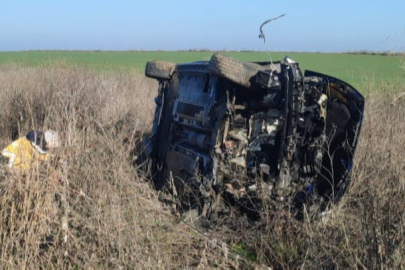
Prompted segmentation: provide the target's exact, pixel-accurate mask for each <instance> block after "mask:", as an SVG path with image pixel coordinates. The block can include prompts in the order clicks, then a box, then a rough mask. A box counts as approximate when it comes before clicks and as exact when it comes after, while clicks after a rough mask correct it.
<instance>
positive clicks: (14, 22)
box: [0, 0, 405, 52]
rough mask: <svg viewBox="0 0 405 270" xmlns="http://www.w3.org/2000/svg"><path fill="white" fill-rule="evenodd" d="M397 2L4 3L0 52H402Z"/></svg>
mask: <svg viewBox="0 0 405 270" xmlns="http://www.w3.org/2000/svg"><path fill="white" fill-rule="evenodd" d="M404 12H405V1H404V0H378V1H377V0H368V1H367V0H322V1H321V0H307V1H303V0H289V1H280V0H277V1H274V0H267V1H266V0H233V1H231V0H224V1H221V0H205V1H203V0H176V1H174V0H172V1H170V0H167V1H165V0H132V1H129V0H127V1H124V0H114V1H113V0H110V1H107V0H69V1H62V0H35V1H34V0H25V1H22V0H13V1H11V0H9V1H6V0H3V1H1V2H0V51H22V50H189V49H210V50H264V49H265V48H266V47H265V45H264V43H263V39H259V38H258V36H259V33H260V32H259V27H260V25H261V23H262V22H264V21H265V20H267V19H269V18H272V17H277V16H279V15H281V14H286V16H285V17H283V18H280V19H278V20H276V21H273V22H271V23H270V24H267V25H265V26H264V27H263V30H264V33H265V35H266V43H267V48H268V49H269V50H272V51H308V52H347V51H359V50H368V51H387V50H391V51H405V16H403V13H404Z"/></svg>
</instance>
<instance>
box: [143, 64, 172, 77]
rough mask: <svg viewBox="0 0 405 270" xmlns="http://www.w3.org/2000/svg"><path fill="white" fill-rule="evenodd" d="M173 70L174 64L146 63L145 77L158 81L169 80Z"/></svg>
mask: <svg viewBox="0 0 405 270" xmlns="http://www.w3.org/2000/svg"><path fill="white" fill-rule="evenodd" d="M175 68H176V64H175V63H171V62H163V61H148V62H147V63H146V67H145V76H146V77H149V78H154V79H158V80H170V79H171V78H172V75H173V72H174V70H175Z"/></svg>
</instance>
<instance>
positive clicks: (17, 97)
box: [0, 64, 405, 269]
mask: <svg viewBox="0 0 405 270" xmlns="http://www.w3.org/2000/svg"><path fill="white" fill-rule="evenodd" d="M154 89H157V87H156V85H155V82H154V81H153V80H149V79H146V78H144V77H143V76H141V75H138V74H124V75H111V74H110V75H103V74H99V73H92V72H90V71H86V70H83V69H81V68H77V67H76V68H74V67H67V66H65V65H63V64H58V65H55V66H53V67H52V68H28V67H20V66H19V67H17V66H12V65H5V66H0V108H1V111H0V144H1V146H2V147H4V146H6V144H7V143H9V142H10V141H11V139H13V138H16V137H17V136H20V135H23V134H25V133H27V132H28V131H29V130H30V129H32V128H37V129H42V128H52V129H56V130H59V131H60V132H61V135H62V137H63V141H64V146H63V148H62V149H61V151H60V153H59V156H60V158H62V159H64V160H66V161H67V164H68V166H67V171H66V172H64V179H65V180H66V182H64V183H65V184H64V183H60V182H58V181H53V179H52V178H51V177H48V174H50V172H49V171H48V172H46V173H43V172H36V171H33V172H32V173H31V174H30V175H27V176H25V177H12V176H6V177H4V176H2V180H1V190H2V195H1V197H0V238H1V242H2V245H1V246H0V257H1V260H0V265H1V267H2V268H16V267H17V266H18V267H25V268H38V267H44V268H58V269H60V268H75V267H76V268H86V269H99V268H112V269H121V268H129V269H131V268H137V269H148V268H149V269H157V268H164V269H178V268H192V267H200V268H204V267H220V268H238V267H239V268H257V269H260V267H264V266H270V267H272V268H276V269H278V268H298V267H303V268H304V269H319V268H322V267H323V268H328V267H329V268H333V267H338V268H363V267H365V268H380V267H384V268H398V267H404V261H405V257H404V256H405V255H404V254H405V217H404V205H405V179H404V176H403V173H402V172H403V171H404V166H405V161H404V158H403V157H404V153H405V136H404V135H403V130H405V123H404V121H403V119H404V117H405V112H404V109H403V108H404V106H405V104H404V102H405V101H403V100H402V99H399V100H397V101H396V103H395V104H392V103H391V101H392V97H390V96H384V95H383V94H378V95H376V96H375V97H374V96H370V97H368V100H367V105H366V115H365V124H364V127H363V133H362V138H361V140H360V145H359V149H358V152H357V154H356V166H355V169H354V173H353V176H352V178H353V182H352V186H351V187H350V189H349V191H348V193H347V194H346V196H345V197H344V198H343V200H342V201H341V202H340V203H339V204H338V205H335V206H333V207H332V208H331V209H332V211H330V212H329V213H328V214H327V215H325V216H324V217H323V218H322V219H317V220H305V221H303V222H302V221H297V220H295V219H292V218H290V217H288V215H285V214H284V213H272V214H271V215H270V214H269V213H263V216H264V218H263V222H260V223H251V222H249V221H248V220H247V219H246V218H245V217H244V216H243V215H241V214H240V213H238V212H237V211H235V212H231V213H230V214H229V216H227V217H224V218H223V221H222V222H221V223H219V224H218V225H217V227H215V228H214V229H212V230H210V231H200V230H199V229H198V228H194V227H192V226H189V225H188V224H186V223H184V222H182V221H181V220H180V219H179V218H178V216H176V215H175V214H173V211H172V209H171V208H170V207H169V206H167V205H163V204H161V203H160V202H159V201H158V194H157V193H156V192H155V191H154V190H153V189H152V188H151V187H150V186H149V184H148V182H147V181H145V179H141V178H140V177H138V176H137V173H136V168H135V167H134V166H133V161H134V160H133V155H132V153H133V149H135V148H136V146H137V145H138V146H139V145H140V144H138V143H139V142H140V140H141V139H142V136H143V134H144V133H145V132H148V131H149V129H150V124H151V122H152V117H153V110H154V101H153V98H154V97H155V95H156V94H157V93H155V90H154ZM396 90H398V89H396ZM64 187H65V188H66V187H67V189H66V193H65V195H66V204H63V203H62V200H61V198H62V197H63V194H64ZM64 217H65V218H66V217H67V221H68V222H67V225H68V226H67V229H66V227H64V226H63V222H62V221H63V219H64Z"/></svg>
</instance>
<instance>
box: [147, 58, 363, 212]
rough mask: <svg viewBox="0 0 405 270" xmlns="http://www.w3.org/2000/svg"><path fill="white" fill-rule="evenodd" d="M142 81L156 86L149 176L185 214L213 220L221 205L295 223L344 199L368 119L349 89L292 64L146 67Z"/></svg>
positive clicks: (230, 61) (215, 61) (215, 62)
mask: <svg viewBox="0 0 405 270" xmlns="http://www.w3.org/2000/svg"><path fill="white" fill-rule="evenodd" d="M145 75H146V76H147V77H150V78H154V79H156V80H158V81H159V89H158V96H157V97H156V99H155V101H156V111H155V118H154V123H153V129H152V132H151V134H150V137H149V138H148V140H147V149H148V150H147V153H148V169H147V170H149V172H151V173H152V174H151V177H152V178H153V180H154V183H155V185H156V187H157V188H159V189H162V188H165V187H169V188H168V189H169V190H170V191H171V194H173V195H175V196H176V198H177V200H178V203H179V204H180V205H181V206H182V208H183V209H197V210H198V213H199V215H201V216H204V217H208V218H209V217H210V216H211V215H212V214H213V213H215V212H216V211H218V210H217V209H218V207H219V205H221V203H223V199H224V198H225V197H226V198H228V199H230V200H232V201H233V202H239V203H240V205H248V204H257V205H260V204H261V202H263V201H266V202H269V203H267V204H266V205H272V207H274V208H276V209H279V208H288V209H289V210H291V211H294V212H295V213H298V212H300V211H302V210H303V209H304V206H308V207H306V208H305V209H311V207H312V208H315V209H318V210H319V206H321V205H323V204H325V202H331V201H332V202H333V201H336V200H338V199H339V198H340V197H341V196H342V195H343V193H344V192H345V190H346V188H347V186H348V184H349V182H350V171H351V168H352V164H353V157H354V153H355V150H356V146H357V143H358V138H359V135H360V130H361V124H362V117H363V110H364V98H363V96H362V95H361V94H360V93H359V92H358V91H357V90H356V89H354V88H353V87H352V86H350V85H349V84H347V83H345V82H343V81H341V80H339V79H336V78H333V77H330V76H327V75H324V74H321V73H317V72H313V71H306V72H305V74H302V72H301V70H300V67H299V64H298V63H296V62H295V61H293V60H291V59H289V58H288V57H286V58H284V59H283V60H282V61H280V62H243V61H239V60H237V59H235V58H232V57H228V56H225V55H223V54H220V53H216V54H214V55H213V56H212V58H211V60H210V61H202V62H192V63H186V64H174V63H168V62H160V61H150V62H148V63H147V65H146V68H145ZM257 208H260V207H256V209H257ZM318 210H317V211H318Z"/></svg>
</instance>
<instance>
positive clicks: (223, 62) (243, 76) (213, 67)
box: [209, 53, 264, 88]
mask: <svg viewBox="0 0 405 270" xmlns="http://www.w3.org/2000/svg"><path fill="white" fill-rule="evenodd" d="M209 69H210V71H211V72H212V73H214V74H216V75H218V76H220V77H224V78H226V79H228V80H230V81H232V82H234V83H236V84H239V85H242V86H244V87H247V88H250V86H251V85H252V78H253V77H254V76H255V75H256V74H257V72H258V71H259V70H263V69H264V68H263V67H262V66H260V65H258V64H254V63H248V62H243V61H240V60H238V59H235V58H232V57H229V56H225V55H222V54H220V53H215V54H214V55H213V56H212V57H211V60H210V63H209Z"/></svg>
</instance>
